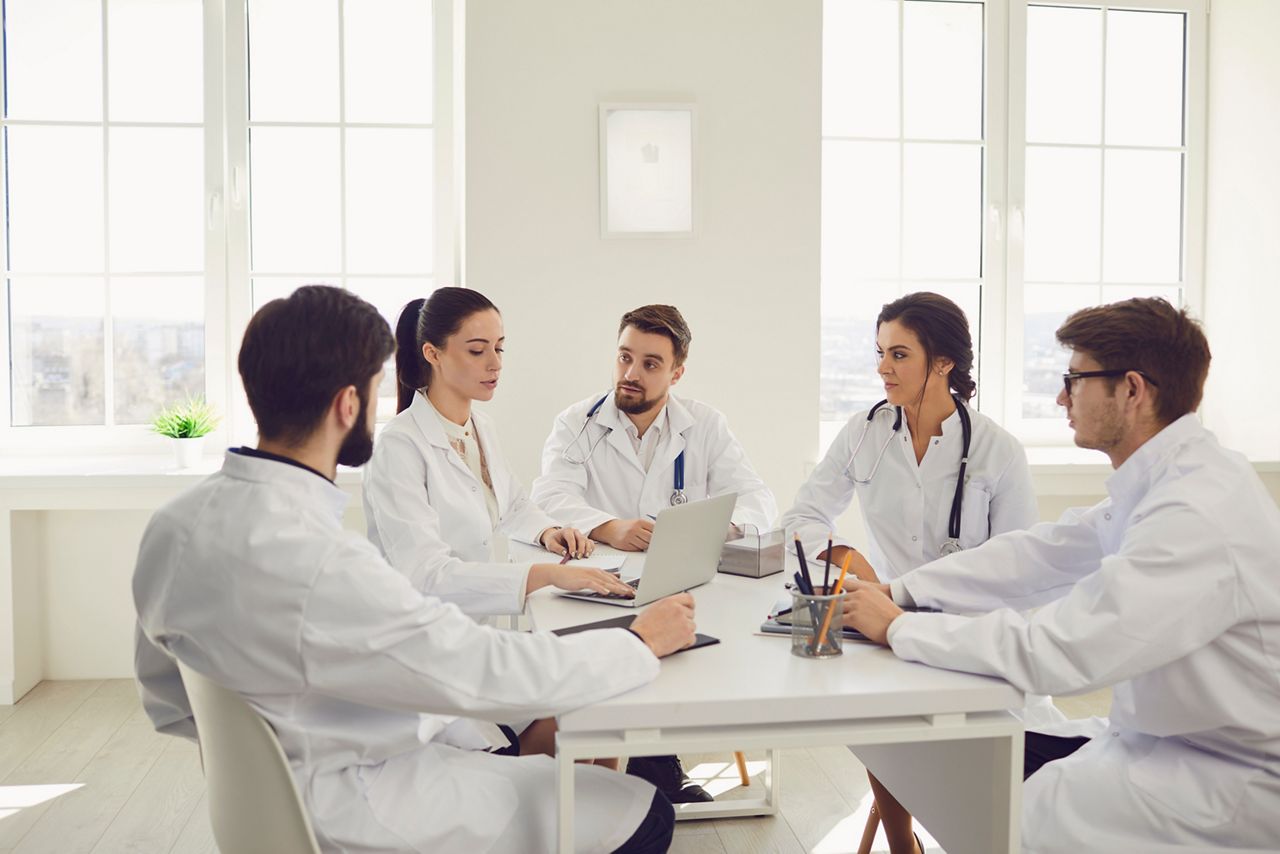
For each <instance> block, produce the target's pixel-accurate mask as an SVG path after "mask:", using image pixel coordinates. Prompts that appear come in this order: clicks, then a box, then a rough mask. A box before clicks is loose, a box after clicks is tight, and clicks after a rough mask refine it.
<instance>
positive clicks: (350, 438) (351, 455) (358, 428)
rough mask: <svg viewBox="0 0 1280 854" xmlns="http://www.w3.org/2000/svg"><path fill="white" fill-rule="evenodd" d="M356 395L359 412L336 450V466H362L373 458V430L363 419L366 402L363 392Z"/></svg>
mask: <svg viewBox="0 0 1280 854" xmlns="http://www.w3.org/2000/svg"><path fill="white" fill-rule="evenodd" d="M358 394H359V397H360V412H359V413H358V414H357V415H356V423H355V424H354V425H353V426H352V427H351V431H350V432H349V433H347V438H345V439H343V440H342V447H340V448H338V465H340V466H362V465H364V464H365V463H367V462H369V458H370V457H372V456H373V428H371V427H370V426H369V422H368V421H367V420H366V419H365V417H364V410H365V408H366V407H367V405H368V401H367V400H366V399H365V393H364V392H363V391H361V392H358Z"/></svg>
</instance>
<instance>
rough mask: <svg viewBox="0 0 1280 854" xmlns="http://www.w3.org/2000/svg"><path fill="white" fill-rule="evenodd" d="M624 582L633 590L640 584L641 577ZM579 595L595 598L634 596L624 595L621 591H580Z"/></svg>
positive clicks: (627, 597) (628, 597)
mask: <svg viewBox="0 0 1280 854" xmlns="http://www.w3.org/2000/svg"><path fill="white" fill-rule="evenodd" d="M622 583H623V584H626V585H628V586H629V587H630V588H631V589H632V590H635V589H636V588H638V587H639V586H640V579H638V578H633V579H631V580H630V581H623V582H622ZM578 595H579V596H590V597H591V598H593V599H630V598H632V597H630V596H623V595H622V594H621V593H579V594H578Z"/></svg>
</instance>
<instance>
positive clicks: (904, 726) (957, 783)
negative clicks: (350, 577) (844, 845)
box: [529, 569, 1024, 854]
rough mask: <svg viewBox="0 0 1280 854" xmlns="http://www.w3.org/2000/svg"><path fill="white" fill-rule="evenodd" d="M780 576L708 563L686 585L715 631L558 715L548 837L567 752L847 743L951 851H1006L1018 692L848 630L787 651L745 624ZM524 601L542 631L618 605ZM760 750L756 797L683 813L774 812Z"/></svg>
mask: <svg viewBox="0 0 1280 854" xmlns="http://www.w3.org/2000/svg"><path fill="white" fill-rule="evenodd" d="M625 574H626V570H625V569H624V575H625ZM782 580H783V576H782V575H773V576H770V577H768V578H763V579H759V580H756V579H747V578H740V577H737V576H731V575H723V574H722V575H717V576H716V578H715V579H714V580H713V581H712V582H711V583H710V584H708V585H705V586H703V587H699V588H697V589H695V590H694V591H693V595H694V599H695V600H696V602H697V609H698V610H697V621H698V629H699V631H701V632H704V633H706V634H711V635H714V636H716V637H718V638H720V641H721V642H720V643H719V644H717V645H715V646H710V647H704V648H702V649H697V650H692V651H690V652H686V653H680V654H677V655H675V656H673V657H670V658H668V659H665V660H664V661H663V664H662V672H661V674H660V675H659V677H658V678H657V679H656V680H655V681H654V682H652V683H650V684H648V685H646V686H644V687H642V688H638V689H636V690H634V691H630V692H628V693H626V694H623V695H621V696H617V697H613V698H611V699H608V700H605V701H603V702H600V703H596V704H594V705H591V706H587V707H585V708H581V709H577V710H575V711H572V712H569V713H567V714H564V715H561V716H560V718H559V732H558V734H557V736H556V753H557V762H558V785H559V802H560V813H559V850H560V851H562V852H569V851H572V850H573V839H572V834H573V810H574V804H573V763H574V761H575V760H576V759H584V758H589V757H597V756H618V757H625V756H648V755H661V754H669V753H676V754H679V753H687V752H693V751H698V752H705V751H721V750H723V751H725V752H729V751H734V750H760V749H764V750H769V751H773V750H776V749H780V748H795V747H812V746H818V745H832V744H847V745H852V746H854V747H855V748H856V752H857V754H858V757H859V759H861V760H862V762H863V763H864V764H866V765H867V766H868V767H869V768H870V769H871V770H872V771H873V772H874V773H875V774H876V776H877V777H878V778H879V779H880V780H881V781H882V782H884V783H885V784H886V785H887V786H888V787H889V788H890V789H891V790H892V791H893V792H894V794H895V795H896V796H897V797H898V799H899V800H900V801H901V802H902V803H903V805H904V806H906V807H907V808H908V809H909V810H910V811H911V812H912V813H913V814H914V815H915V816H916V817H917V818H919V819H920V821H921V822H922V823H924V824H925V825H926V826H927V827H928V828H929V831H930V832H931V833H932V834H933V835H934V836H935V837H936V838H937V839H938V840H939V842H941V843H942V845H944V846H945V847H946V849H947V851H948V852H950V854H966V853H967V852H971V853H972V854H991V852H1016V851H1017V850H1018V837H1019V832H1018V825H1019V820H1020V813H1021V794H1022V734H1023V728H1022V724H1021V722H1020V721H1018V720H1017V719H1016V718H1014V717H1013V716H1012V715H1010V714H1009V710H1011V709H1018V708H1021V707H1022V704H1023V702H1024V697H1023V694H1022V693H1021V692H1020V691H1018V690H1016V689H1015V688H1013V687H1012V686H1010V685H1009V684H1008V683H1006V682H1003V681H1001V680H998V679H990V678H986V677H981V676H972V675H969V674H963V673H952V672H948V671H943V670H935V669H933V668H929V667H924V666H922V665H916V664H910V663H907V662H904V661H900V660H899V659H897V658H896V657H895V656H894V655H893V653H892V652H890V651H889V650H887V649H884V648H881V647H877V646H873V645H871V644H866V643H849V642H846V643H845V646H844V655H842V656H840V657H838V658H834V659H827V660H811V659H802V658H798V657H796V656H793V655H792V654H791V647H790V640H789V639H788V638H786V637H785V636H781V637H765V636H761V635H758V634H755V633H754V632H755V631H756V629H757V628H758V627H759V625H760V622H761V621H762V620H763V619H764V617H765V615H766V613H767V612H768V610H769V608H770V606H771V605H772V604H773V602H774V601H775V600H777V599H778V597H779V595H780V594H781V592H782V591H781V586H782ZM529 613H530V618H531V620H532V623H533V627H534V628H535V629H539V630H541V629H556V628H561V627H564V626H572V625H578V624H581V623H589V622H593V621H595V620H602V619H607V618H609V617H616V616H618V615H620V614H622V613H624V611H623V610H622V609H621V608H617V607H613V606H609V605H603V604H595V603H591V602H581V601H576V600H570V599H565V598H563V597H559V596H556V595H555V594H554V593H553V592H551V591H550V590H541V591H538V592H537V593H535V594H534V595H532V596H530V597H529ZM772 759H773V757H772V755H771V756H770V760H771V761H770V763H769V766H770V769H771V771H770V772H767V773H766V779H765V788H766V791H765V796H764V798H762V799H757V800H747V801H731V802H726V803H724V804H715V803H712V804H686V805H681V806H680V813H681V817H695V816H696V817H699V818H709V817H714V816H726V815H761V814H767V813H771V812H774V811H776V809H777V787H778V783H779V780H778V765H777V763H776V762H774V761H772Z"/></svg>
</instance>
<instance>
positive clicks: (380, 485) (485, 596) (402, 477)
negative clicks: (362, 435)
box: [362, 433, 532, 615]
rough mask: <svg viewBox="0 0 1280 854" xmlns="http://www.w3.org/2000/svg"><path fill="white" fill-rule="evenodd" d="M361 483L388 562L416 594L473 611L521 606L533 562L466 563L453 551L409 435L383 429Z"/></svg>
mask: <svg viewBox="0 0 1280 854" xmlns="http://www.w3.org/2000/svg"><path fill="white" fill-rule="evenodd" d="M362 488H363V490H364V503H365V509H366V510H367V511H368V513H369V515H370V516H371V519H370V522H371V523H373V524H376V525H377V529H378V538H379V540H380V541H381V543H382V548H383V550H384V551H385V553H386V558H387V561H388V562H389V563H390V564H391V565H392V566H393V567H395V568H396V569H397V570H399V571H400V572H401V573H403V574H404V576H405V577H406V578H408V579H409V582H410V583H411V584H413V586H414V587H415V588H417V589H418V590H419V591H420V592H421V593H424V594H426V595H429V596H436V597H438V598H440V599H443V600H445V601H446V602H452V603H454V604H455V605H457V606H458V607H459V608H461V609H462V610H463V611H465V612H467V613H468V614H473V615H490V614H519V613H521V612H523V611H524V597H525V587H526V585H527V583H528V575H529V568H530V566H531V565H532V564H528V563H479V562H469V561H462V560H459V559H458V558H456V557H454V556H453V554H452V553H451V551H450V549H449V544H448V543H447V542H445V540H444V538H443V537H442V536H441V534H440V516H439V514H438V513H437V512H436V510H435V508H434V507H432V506H431V500H430V496H428V494H427V461H426V459H424V458H423V455H422V453H421V452H420V451H419V450H418V449H417V448H416V447H415V446H414V444H413V441H412V440H411V439H409V438H408V437H406V436H403V435H401V434H397V433H387V434H384V435H383V436H382V438H380V439H379V440H378V446H377V448H375V450H374V454H373V457H372V458H371V459H370V460H369V462H368V464H367V465H366V466H365V473H364V482H363V486H362Z"/></svg>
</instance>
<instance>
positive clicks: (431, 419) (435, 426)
mask: <svg viewBox="0 0 1280 854" xmlns="http://www.w3.org/2000/svg"><path fill="white" fill-rule="evenodd" d="M409 415H410V417H412V418H413V423H414V424H417V425H418V429H419V430H421V431H422V435H423V436H425V437H426V439H427V441H428V442H429V443H431V444H432V445H433V446H435V447H437V448H444V449H445V450H449V449H450V447H451V446H450V445H449V437H448V436H447V435H445V432H444V426H443V425H442V424H441V423H440V417H439V416H438V415H436V408H435V407H434V406H432V405H431V401H429V400H427V396H426V395H425V394H423V393H422V392H421V391H415V392H414V393H413V402H412V403H410V404H409Z"/></svg>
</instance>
